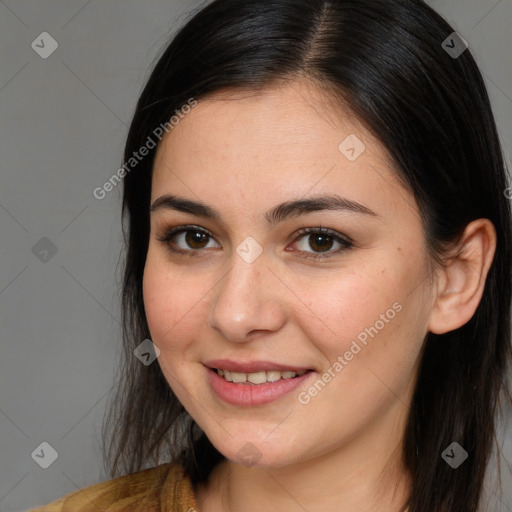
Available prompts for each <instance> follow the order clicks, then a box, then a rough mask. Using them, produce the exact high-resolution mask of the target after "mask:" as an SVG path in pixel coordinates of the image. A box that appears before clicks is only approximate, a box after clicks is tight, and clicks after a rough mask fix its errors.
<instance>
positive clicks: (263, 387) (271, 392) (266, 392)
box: [206, 368, 315, 406]
mask: <svg viewBox="0 0 512 512" xmlns="http://www.w3.org/2000/svg"><path fill="white" fill-rule="evenodd" d="M206 371H207V372H208V379H209V381H210V385H211V387H212V388H213V390H214V391H215V392H216V393H217V395H218V396H219V397H220V398H221V399H222V400H224V401H225V402H228V403H230V404H233V405H245V406H252V405H263V404H268V403H270V402H273V401H274V400H277V399H278V398H281V397H282V396H284V395H286V394H287V393H290V392H291V391H293V390H294V389H297V388H298V387H299V386H300V385H301V384H302V383H303V382H305V381H306V380H307V379H309V378H310V377H311V375H313V373H315V372H313V371H310V372H306V373H305V374H304V375H301V376H300V377H295V378H293V379H280V380H278V381H276V382H268V383H266V384H256V385H251V384H239V383H235V382H228V381H227V380H225V379H224V377H221V376H220V375H219V374H218V373H217V372H216V371H215V370H212V369H211V368H206Z"/></svg>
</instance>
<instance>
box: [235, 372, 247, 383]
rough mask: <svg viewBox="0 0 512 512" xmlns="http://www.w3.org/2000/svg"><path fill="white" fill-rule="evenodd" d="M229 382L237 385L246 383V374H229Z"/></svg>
mask: <svg viewBox="0 0 512 512" xmlns="http://www.w3.org/2000/svg"><path fill="white" fill-rule="evenodd" d="M231 380H232V381H233V382H237V383H239V384H241V383H243V382H247V374H246V373H238V372H231Z"/></svg>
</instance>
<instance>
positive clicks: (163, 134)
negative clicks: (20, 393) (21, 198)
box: [39, 0, 511, 512]
mask: <svg viewBox="0 0 512 512" xmlns="http://www.w3.org/2000/svg"><path fill="white" fill-rule="evenodd" d="M155 139H156V140H157V141H158V144H156V142H155ZM120 171H121V173H120V177H121V178H122V179H123V186H124V201H123V214H124V215H125V216H126V220H127V225H126V226H125V227H126V230H127V253H126V261H125V274H124V290H123V298H124V302H123V305H124V308H123V314H124V339H125V348H126V361H125V365H124V368H123V373H122V378H121V383H122V384H121V387H120V388H119V390H118V394H117V397H116V399H115V400H114V401H113V403H112V406H111V411H110V415H109V417H108V419H107V421H106V423H105V427H106V432H105V434H106V435H105V438H106V439H110V440H111V444H108V443H107V445H106V452H107V457H106V461H107V462H108V463H109V467H110V468H111V475H112V477H115V476H117V477H118V478H116V479H115V480H111V481H109V482H104V483H102V484H97V485H94V486H91V487H89V488H86V489H83V490H81V491H78V492H75V493H73V494H71V495H69V496H67V497H64V498H62V499H61V500H59V501H58V502H55V503H53V504H51V505H48V506H47V507H43V508H42V509H39V510H40V511H42V510H45V511H65V510H73V511H75V512H79V511H86V510H87V511H89V510H102V511H103V510H105V511H107V510H108V511H110V512H113V511H114V510H116V511H118V510H123V511H127V510H130V511H132V510H141V511H142V510H144V511H148V510H169V511H170V510H173V511H175V510H180V511H189V512H190V511H192V510H200V511H201V512H216V511H220V510H223V511H234V510H237V511H238V510H244V511H245V512H252V511H256V510H258V511H259V510H287V511H288V510H290V511H291V510H311V511H312V510H324V511H337V512H340V511H342V512H349V511H356V510H357V511H367V510H368V511H370V510H371V511H386V512H399V511H401V512H404V511H408V512H448V511H450V512H453V511H457V512H458V511H465V512H475V511H477V510H480V508H479V507H481V506H482V505H483V503H482V495H483V490H484V476H485V473H486V467H487V463H488V460H489V457H490V455H491V452H492V446H493V445H492V442H493V439H494V435H495V431H496V423H495V422H496V419H497V413H498V412H499V406H500V405H501V403H502V398H503V397H506V398H507V399H510V393H509V390H508V389H507V387H506V385H505V378H506V371H507V368H509V364H510V361H511V345H510V301H511V289H510V284H511V252H510V249H511V232H510V230H511V215H510V204H509V202H508V201H507V198H506V197H505V191H506V189H507V181H506V173H505V165H504V161H503V158H502V153H501V148H500V145H499V141H498V136H497V132H496V127H495V122H494V119H493V116H492V112H491V108H490V105H489V100H488V96H487V92H486V90H485V87H484V83H483V80H482V77H481V75H480V73H479V71H478V68H477V66H476V64H475V62H474V60H473V57H472V56H471V53H470V51H469V50H468V49H467V47H466V45H465V43H464V41H463V39H462V38H461V37H460V36H458V34H456V33H454V31H453V29H452V28H451V27H450V26H449V25H448V24H447V23H446V22H445V21H444V20H443V19H442V18H441V17H440V16H439V15H437V14H436V13H435V12H434V11H433V10H432V9H431V8H429V7H428V6H426V5H425V4H424V3H423V2H422V1H420V0H330V1H328V0H313V1H312V0H251V1H243V2H240V1H239V0H216V1H213V2H211V3H210V4H209V5H208V6H206V7H205V8H203V9H202V10H201V11H200V12H198V13H197V14H196V15H195V16H194V17H193V18H192V19H191V20H190V21H189V22H188V23H187V24H186V26H185V27H184V28H183V29H182V30H181V31H180V32H179V33H178V34H177V35H176V37H174V39H173V41H172V42H171V43H170V45H169V46H168V48H167V49H166V50H165V52H164V53H163V55H162V56H161V58H160V59H159V61H158V63H157V64H156V67H155V69H154V70H153V73H152V74H151V76H150V78H149V80H148V83H147V85H146V87H145V89H144V91H143V92H142V94H141V97H140V99H139V102H138V104H137V108H136V112H135V115H134V118H133V121H132V124H131V128H130V132H129V134H128V139H127V143H126V149H125V165H124V166H123V168H122V169H120ZM134 355H135V356H136V357H134ZM107 434H109V435H107ZM153 466H156V467H153ZM144 468H146V469H144ZM148 468H149V469H148ZM122 474H124V475H125V476H119V475H122ZM127 474H128V475H127Z"/></svg>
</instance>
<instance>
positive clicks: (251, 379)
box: [212, 368, 312, 385]
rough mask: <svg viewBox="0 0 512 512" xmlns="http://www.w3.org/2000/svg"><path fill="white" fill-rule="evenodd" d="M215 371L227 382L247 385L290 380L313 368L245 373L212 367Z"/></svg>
mask: <svg viewBox="0 0 512 512" xmlns="http://www.w3.org/2000/svg"><path fill="white" fill-rule="evenodd" d="M212 370H213V371H214V372H216V373H217V375H219V376H220V377H222V378H223V379H224V380H225V381H227V382H233V383H235V384H247V385H251V384H252V385H258V384H267V383H272V382H277V381H279V380H289V379H294V378H297V377H301V376H302V375H304V374H305V373H309V372H311V371H312V370H302V371H300V372H294V371H283V372H280V371H277V370H268V371H260V372H252V373H243V372H230V371H228V370H222V369H220V368H212Z"/></svg>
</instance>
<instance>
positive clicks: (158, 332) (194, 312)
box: [142, 249, 212, 362]
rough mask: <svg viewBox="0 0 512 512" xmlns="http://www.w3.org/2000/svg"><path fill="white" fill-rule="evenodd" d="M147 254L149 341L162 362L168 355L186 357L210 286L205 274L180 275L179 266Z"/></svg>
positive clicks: (145, 280) (200, 322)
mask: <svg viewBox="0 0 512 512" xmlns="http://www.w3.org/2000/svg"><path fill="white" fill-rule="evenodd" d="M162 260H163V257H161V256H160V255H158V254H156V255H152V253H151V249H150V251H149V252H148V257H147V260H146V266H145V269H144V277H143V286H142V289H143V296H144V308H145V312H146V319H147V322H148V326H149V330H150V333H151V336H152V338H151V339H152V341H153V343H155V344H156V345H157V346H158V347H159V348H160V350H161V351H162V356H161V359H162V362H164V361H166V360H167V359H169V360H171V358H170V357H168V356H170V355H172V354H176V353H178V352H179V353H182V354H183V353H185V352H186V351H187V350H188V348H189V345H190V346H191V341H190V340H193V339H194V329H195V330H197V329H198V326H201V325H204V317H205V315H206V314H207V309H206V307H207V303H206V298H207V295H208V291H209V290H210V289H211V287H212V284H209V282H208V281H207V279H205V273H198V272H196V273H194V275H191V273H190V271H188V272H183V273H182V272H181V271H180V270H181V269H180V268H179V266H173V267H172V268H171V266H170V265H169V263H168V262H165V261H162Z"/></svg>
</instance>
